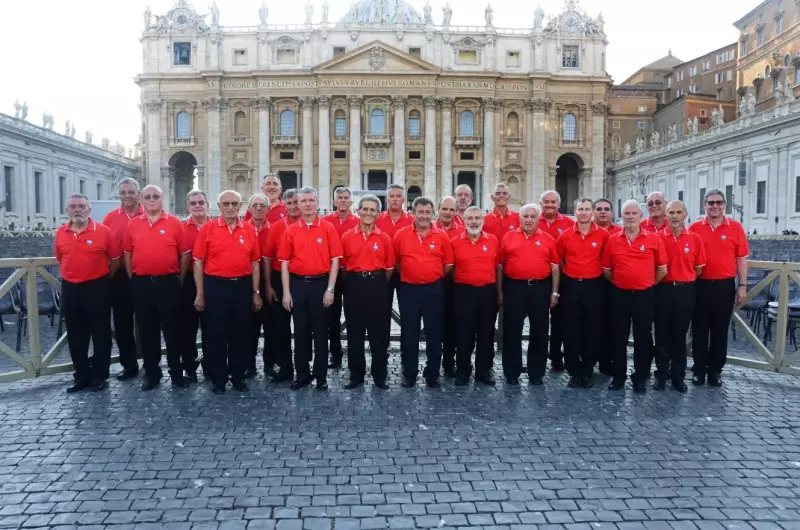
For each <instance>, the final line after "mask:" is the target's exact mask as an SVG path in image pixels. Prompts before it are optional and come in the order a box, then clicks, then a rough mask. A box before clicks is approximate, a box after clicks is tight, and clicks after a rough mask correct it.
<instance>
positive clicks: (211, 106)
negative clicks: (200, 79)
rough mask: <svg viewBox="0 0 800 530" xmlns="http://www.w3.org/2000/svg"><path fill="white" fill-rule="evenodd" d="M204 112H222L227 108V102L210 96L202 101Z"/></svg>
mask: <svg viewBox="0 0 800 530" xmlns="http://www.w3.org/2000/svg"><path fill="white" fill-rule="evenodd" d="M203 106H204V107H205V108H206V110H222V109H226V108H228V100H227V99H225V98H221V97H219V96H211V97H210V98H207V99H205V100H203Z"/></svg>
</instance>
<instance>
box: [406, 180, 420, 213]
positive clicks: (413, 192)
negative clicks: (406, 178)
mask: <svg viewBox="0 0 800 530" xmlns="http://www.w3.org/2000/svg"><path fill="white" fill-rule="evenodd" d="M417 197H422V189H421V188H420V187H419V186H409V187H408V191H407V192H406V208H408V209H409V210H410V209H411V205H412V204H413V203H414V199H416V198H417Z"/></svg>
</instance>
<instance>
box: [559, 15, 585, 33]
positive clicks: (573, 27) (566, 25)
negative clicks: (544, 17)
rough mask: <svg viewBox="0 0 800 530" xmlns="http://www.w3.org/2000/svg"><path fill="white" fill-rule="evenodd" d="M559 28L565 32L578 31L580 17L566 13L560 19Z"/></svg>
mask: <svg viewBox="0 0 800 530" xmlns="http://www.w3.org/2000/svg"><path fill="white" fill-rule="evenodd" d="M561 28H562V29H563V30H564V32H565V33H578V31H580V29H581V19H580V17H578V15H576V14H575V13H567V14H566V15H564V17H563V18H562V19H561Z"/></svg>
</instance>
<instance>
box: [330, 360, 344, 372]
mask: <svg viewBox="0 0 800 530" xmlns="http://www.w3.org/2000/svg"><path fill="white" fill-rule="evenodd" d="M341 367H342V360H341V359H339V360H336V359H334V360H332V361H331V362H330V364H329V365H328V368H331V369H333V370H338V369H339V368H341Z"/></svg>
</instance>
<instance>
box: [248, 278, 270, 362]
mask: <svg viewBox="0 0 800 530" xmlns="http://www.w3.org/2000/svg"><path fill="white" fill-rule="evenodd" d="M259 290H260V291H261V300H262V302H263V303H264V305H262V306H261V309H259V310H258V311H254V312H253V313H252V315H251V316H250V344H249V346H248V350H247V354H248V355H247V356H248V359H247V368H249V369H251V370H253V371H255V369H256V358H257V357H258V339H259V338H260V337H261V330H262V329H263V330H264V351H263V353H262V357H263V359H264V372H265V373H266V372H269V371H270V370H273V366H274V365H275V353H274V349H273V348H270V347H269V345H268V342H269V341H270V340H271V337H270V334H269V324H268V322H269V316H268V315H269V306H267V303H266V301H264V295H265V292H266V291H265V290H264V279H263V278H262V279H261V284H260V287H259Z"/></svg>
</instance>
